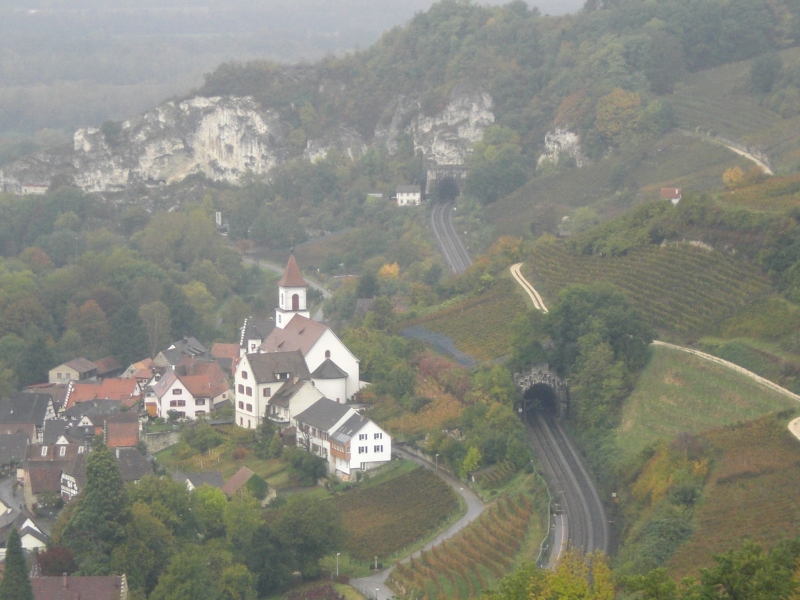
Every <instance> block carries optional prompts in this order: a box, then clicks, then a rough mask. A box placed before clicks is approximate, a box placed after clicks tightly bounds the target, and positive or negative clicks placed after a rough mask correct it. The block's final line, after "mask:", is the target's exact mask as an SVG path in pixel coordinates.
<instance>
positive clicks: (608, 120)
mask: <svg viewBox="0 0 800 600" xmlns="http://www.w3.org/2000/svg"><path fill="white" fill-rule="evenodd" d="M641 114H642V99H641V98H640V97H639V94H637V93H636V92H626V91H625V90H623V89H622V88H619V87H617V88H614V89H613V90H612V91H611V93H610V94H608V95H606V96H603V97H602V98H600V99H599V100H598V101H597V114H596V117H595V122H594V126H595V129H597V131H598V133H600V134H601V135H602V136H603V137H604V138H606V140H607V141H609V142H611V143H618V142H619V141H621V140H622V139H623V138H625V137H626V136H627V135H629V134H630V133H632V132H633V131H634V130H635V128H636V125H637V122H638V120H639V117H640V115H641Z"/></svg>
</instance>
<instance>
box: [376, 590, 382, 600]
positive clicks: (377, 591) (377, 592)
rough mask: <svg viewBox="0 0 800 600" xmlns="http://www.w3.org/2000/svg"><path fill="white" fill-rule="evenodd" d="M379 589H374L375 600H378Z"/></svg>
mask: <svg viewBox="0 0 800 600" xmlns="http://www.w3.org/2000/svg"><path fill="white" fill-rule="evenodd" d="M380 593H381V588H375V600H380Z"/></svg>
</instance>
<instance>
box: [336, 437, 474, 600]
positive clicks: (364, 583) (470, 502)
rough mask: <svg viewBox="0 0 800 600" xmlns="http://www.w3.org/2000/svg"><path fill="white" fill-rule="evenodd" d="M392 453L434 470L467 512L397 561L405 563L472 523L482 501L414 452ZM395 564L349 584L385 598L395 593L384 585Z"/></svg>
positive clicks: (376, 599) (376, 597)
mask: <svg viewBox="0 0 800 600" xmlns="http://www.w3.org/2000/svg"><path fill="white" fill-rule="evenodd" d="M392 452H393V453H394V454H397V455H398V456H400V457H401V458H407V459H409V460H413V461H414V462H416V463H418V464H420V465H422V466H423V467H424V468H426V469H430V470H431V471H436V474H437V475H438V476H439V477H441V478H442V479H444V480H445V481H446V482H447V483H448V484H450V486H451V487H452V488H453V489H454V490H455V491H456V493H457V494H460V495H461V497H462V498H463V499H464V502H466V504H467V512H466V514H464V516H463V517H461V518H460V519H459V520H458V521H456V522H455V523H453V524H452V525H451V526H450V527H448V528H447V529H446V530H445V531H444V532H442V533H440V534H439V535H438V536H436V538H435V539H434V540H432V541H430V542H428V543H427V544H426V545H425V547H424V548H422V549H421V550H417V551H416V552H414V553H413V554H411V555H409V556H407V557H405V558H404V559H402V560H401V561H399V562H402V563H406V562H409V561H410V560H411V559H412V558H417V557H418V556H419V555H420V554H422V552H423V551H425V550H430V549H431V548H433V547H434V546H438V545H439V544H441V543H442V542H443V541H445V540H447V539H449V538H451V537H453V536H454V535H455V534H457V533H458V532H459V531H461V530H462V529H464V527H466V526H467V525H469V524H470V523H472V521H474V520H475V519H477V518H478V517H479V516H481V513H483V509H484V506H483V503H482V502H481V500H480V498H478V496H477V495H476V494H475V493H474V492H473V491H472V490H471V489H469V487H468V486H466V485H465V484H463V483H462V482H461V481H459V480H458V479H456V478H455V477H452V476H451V475H450V474H448V473H445V472H444V471H442V470H441V469H436V467H435V466H434V465H433V463H431V461H429V460H426V459H424V458H420V457H419V456H416V455H414V454H411V453H409V452H405V451H404V450H402V449H400V448H394V449H393V450H392ZM394 568H395V565H392V566H391V567H389V568H388V569H384V570H383V571H379V572H377V573H375V574H374V575H370V576H369V577H361V578H360V579H351V580H350V585H352V586H353V587H355V588H357V589H358V590H359V591H361V593H362V594H364V595H365V596H366V597H367V598H371V599H373V600H387V599H388V598H391V597H392V596H394V595H395V593H394V592H393V591H392V590H391V589H390V588H389V587H388V586H387V585H386V580H387V579H389V576H390V575H391V574H392V571H393V570H394Z"/></svg>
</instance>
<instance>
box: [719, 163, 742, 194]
mask: <svg viewBox="0 0 800 600" xmlns="http://www.w3.org/2000/svg"><path fill="white" fill-rule="evenodd" d="M744 180H745V174H744V171H742V170H741V169H740V168H739V167H732V168H730V169H727V170H726V171H725V172H724V173H723V174H722V183H724V184H725V187H727V188H728V189H729V190H733V189H736V188H738V187H741V186H742V184H743V183H744Z"/></svg>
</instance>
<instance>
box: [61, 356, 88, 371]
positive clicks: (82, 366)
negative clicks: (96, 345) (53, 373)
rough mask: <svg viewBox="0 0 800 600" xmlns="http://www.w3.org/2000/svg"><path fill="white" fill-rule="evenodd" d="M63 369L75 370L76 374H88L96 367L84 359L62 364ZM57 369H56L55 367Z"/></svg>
mask: <svg viewBox="0 0 800 600" xmlns="http://www.w3.org/2000/svg"><path fill="white" fill-rule="evenodd" d="M64 366H65V367H69V368H70V369H75V370H76V371H77V372H78V373H88V372H89V371H94V370H95V369H97V365H96V364H95V363H93V362H92V361H90V360H88V359H85V358H73V359H72V360H69V361H67V362H65V363H64ZM56 368H58V367H56Z"/></svg>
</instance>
